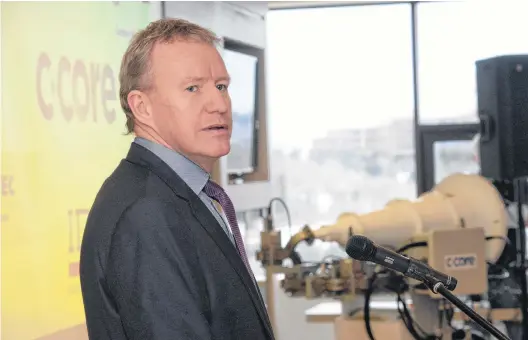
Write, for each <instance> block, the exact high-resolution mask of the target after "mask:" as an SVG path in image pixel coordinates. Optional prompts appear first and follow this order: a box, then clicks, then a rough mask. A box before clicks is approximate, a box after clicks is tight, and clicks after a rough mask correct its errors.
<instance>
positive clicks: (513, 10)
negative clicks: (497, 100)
mask: <svg viewBox="0 0 528 340" xmlns="http://www.w3.org/2000/svg"><path fill="white" fill-rule="evenodd" d="M527 10H528V3H527V2H525V1H523V2H521V1H512V2H500V3H493V4H491V3H487V2H481V1H475V2H473V1H469V2H441V3H420V4H418V5H417V17H418V22H417V29H418V41H417V49H418V76H419V85H418V95H419V113H420V117H419V120H420V123H422V124H444V123H463V122H476V121H478V115H477V90H476V74H475V62H476V61H477V60H480V59H485V58H490V57H494V56H497V55H504V54H525V53H528V43H527V42H526V31H527V29H528V23H527V22H526V18H525V13H526V11H527ZM446 18H449V20H446Z"/></svg>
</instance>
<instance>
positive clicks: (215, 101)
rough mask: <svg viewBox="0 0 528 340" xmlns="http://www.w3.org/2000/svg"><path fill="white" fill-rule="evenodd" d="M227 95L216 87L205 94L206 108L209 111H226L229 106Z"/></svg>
mask: <svg viewBox="0 0 528 340" xmlns="http://www.w3.org/2000/svg"><path fill="white" fill-rule="evenodd" d="M228 96H229V95H228V94H227V92H221V91H220V90H218V89H217V88H216V87H215V88H214V89H213V90H211V92H210V93H209V95H208V96H207V98H208V100H207V104H206V110H207V112H209V113H226V112H227V111H228V108H229V97H228Z"/></svg>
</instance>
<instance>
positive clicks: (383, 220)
mask: <svg viewBox="0 0 528 340" xmlns="http://www.w3.org/2000/svg"><path fill="white" fill-rule="evenodd" d="M269 225H271V223H270V224H268V226H269ZM471 231H477V233H471ZM478 231H481V232H482V233H483V235H482V237H481V238H482V239H481V240H480V239H478V240H477V239H474V238H475V237H479V233H478ZM446 232H447V234H446ZM453 232H456V233H455V234H454V233H453ZM355 234H360V235H364V236H366V237H368V238H370V239H371V240H373V241H374V242H376V243H378V244H382V245H384V246H392V247H394V248H398V247H401V246H403V245H405V244H408V243H409V242H412V241H413V240H415V241H416V240H417V239H418V240H426V241H429V242H430V243H431V244H433V243H434V245H435V247H434V248H435V252H436V253H435V255H434V256H433V255H431V254H429V256H430V257H434V258H432V259H429V262H430V263H429V264H430V265H432V263H431V262H434V265H432V266H433V267H434V266H437V267H438V266H441V265H443V261H444V259H447V258H448V256H450V254H451V255H452V256H456V255H463V254H464V252H465V249H466V248H464V249H461V247H465V245H466V244H465V243H468V244H467V246H468V247H469V246H470V244H477V243H478V244H480V245H481V249H482V253H483V254H482V256H480V257H481V258H480V259H479V261H482V263H484V266H481V267H484V269H483V270H485V262H484V261H488V262H491V263H493V262H495V261H496V260H497V259H498V258H499V256H500V255H501V253H502V251H503V248H504V245H505V242H504V240H503V239H505V238H506V237H507V215H506V212H505V208H504V203H503V201H502V198H501V195H500V194H499V192H498V191H497V190H496V189H495V187H494V186H493V184H492V183H491V182H489V181H488V180H487V179H485V178H483V177H481V176H478V175H466V174H454V175H451V176H449V177H447V178H445V179H444V180H443V181H442V182H441V183H439V184H438V185H436V187H435V188H433V190H431V191H430V192H427V193H425V194H423V195H422V196H420V197H419V198H418V199H417V200H416V201H407V200H393V201H391V202H389V203H388V204H387V205H386V207H385V208H384V209H381V210H378V211H374V212H371V213H368V214H364V215H357V214H354V213H344V214H342V215H341V216H339V218H338V219H337V221H336V223H335V224H333V225H325V226H322V227H320V228H318V229H312V228H310V227H308V226H305V227H304V228H303V230H301V231H300V232H298V233H297V234H295V235H294V236H293V237H292V238H291V239H290V240H289V242H288V244H287V245H286V247H284V248H282V247H281V245H280V232H279V231H275V230H273V229H272V228H268V230H266V231H264V232H263V233H262V235H261V238H262V250H261V251H260V252H259V253H257V258H258V259H259V260H260V261H261V262H262V263H263V264H264V265H265V266H269V265H272V266H274V268H275V270H274V271H275V272H283V273H286V280H284V281H283V288H285V289H286V290H288V289H290V290H291V291H295V292H296V291H298V290H299V289H303V288H304V289H307V290H308V291H310V290H311V291H312V294H306V296H307V297H314V296H317V294H316V293H320V292H321V291H325V290H326V291H328V287H322V286H321V285H319V286H318V287H319V289H315V290H314V289H312V288H313V287H314V286H313V282H308V284H307V285H305V284H304V283H303V282H301V283H299V282H298V280H293V278H294V277H296V278H299V279H300V280H301V281H303V280H304V281H306V280H307V279H308V280H309V281H310V280H312V281H313V280H315V278H314V277H317V276H319V278H321V277H323V278H326V281H325V282H328V281H329V280H334V281H335V280H336V279H338V280H341V281H340V282H341V283H340V284H339V285H335V284H332V287H336V286H339V287H342V288H343V289H342V290H334V291H333V292H334V293H338V294H346V293H347V292H350V291H351V290H355V288H357V287H358V285H359V286H361V285H362V284H361V283H358V281H357V280H356V281H355V282H353V281H354V280H353V278H354V277H355V278H356V279H357V277H358V275H357V271H356V269H357V268H356V267H357V266H356V265H354V264H353V261H352V260H350V259H341V260H339V261H333V262H331V263H322V264H318V265H312V266H308V265H305V266H303V265H302V261H301V259H300V257H299V256H298V254H297V253H296V252H295V248H296V246H297V245H298V244H299V243H301V242H303V241H304V242H307V243H309V244H311V243H312V242H313V241H314V240H315V239H319V240H323V241H327V242H337V243H338V244H339V245H341V246H342V247H345V245H346V243H347V241H348V239H349V238H350V236H352V235H355ZM431 235H436V236H434V237H433V238H431ZM456 235H459V236H460V237H458V236H456ZM485 236H487V237H493V238H495V239H493V240H489V241H485ZM450 238H455V239H457V240H458V242H453V245H451V244H449V243H451V242H449V239H450ZM464 238H465V241H463V242H462V241H461V240H464ZM473 241H475V242H473ZM461 242H462V243H461ZM464 242H465V243H464ZM457 243H458V246H457ZM428 248H430V249H431V248H433V246H432V245H430V246H429V247H428ZM439 248H442V249H445V251H442V250H439ZM470 248H471V247H470ZM471 249H472V252H473V253H475V254H477V253H478V252H479V249H480V248H479V247H473V248H471ZM438 254H440V255H438ZM424 257H427V255H426V256H424ZM440 257H442V259H440ZM482 257H485V259H484V258H482ZM286 258H290V259H291V260H292V262H293V264H294V267H293V268H291V267H289V268H285V267H282V263H283V260H285V259H286ZM459 261H460V260H459ZM328 268H331V269H330V270H328ZM354 268H356V269H354ZM322 269H324V270H323V271H324V272H325V273H326V274H325V275H314V274H315V271H319V272H320V271H321V270H322ZM437 269H438V270H440V271H444V272H445V271H446V269H445V268H437ZM456 274H459V272H457V273H455V274H454V275H453V276H459V275H456ZM359 276H361V275H359ZM288 281H289V282H288ZM319 281H320V282H321V280H319ZM293 282H295V283H293ZM323 286H324V285H323ZM294 288H295V289H294ZM310 295H311V296H310Z"/></svg>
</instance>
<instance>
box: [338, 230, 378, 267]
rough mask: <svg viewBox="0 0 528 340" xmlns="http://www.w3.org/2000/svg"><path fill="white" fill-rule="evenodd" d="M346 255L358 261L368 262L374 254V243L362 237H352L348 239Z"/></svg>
mask: <svg viewBox="0 0 528 340" xmlns="http://www.w3.org/2000/svg"><path fill="white" fill-rule="evenodd" d="M345 251H346V253H347V254H348V256H350V257H351V258H353V259H355V260H358V261H369V260H371V259H372V258H373V257H374V254H375V253H376V247H375V246H374V242H372V241H371V240H369V239H368V238H366V237H365V236H362V235H354V236H352V237H351V238H349V239H348V242H347V245H346V249H345Z"/></svg>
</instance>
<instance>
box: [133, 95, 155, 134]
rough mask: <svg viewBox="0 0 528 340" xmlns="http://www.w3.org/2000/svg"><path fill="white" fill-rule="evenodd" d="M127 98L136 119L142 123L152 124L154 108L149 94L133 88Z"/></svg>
mask: <svg viewBox="0 0 528 340" xmlns="http://www.w3.org/2000/svg"><path fill="white" fill-rule="evenodd" d="M127 100H128V105H129V106H130V109H131V110H132V112H133V113H134V119H135V120H136V121H137V122H138V123H140V124H142V125H147V126H151V125H152V124H151V121H152V110H151V106H150V100H149V98H148V96H147V94H146V93H145V92H141V91H138V90H133V91H130V93H129V94H128V97H127Z"/></svg>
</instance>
